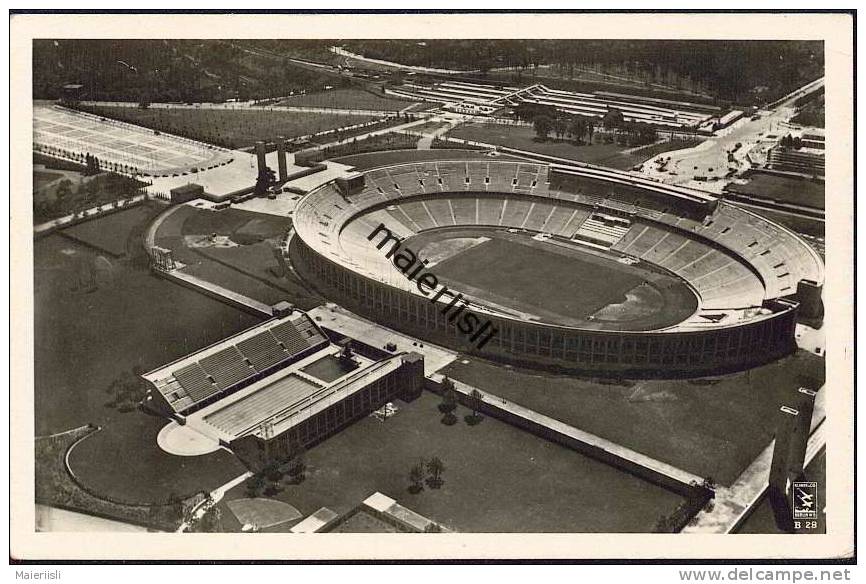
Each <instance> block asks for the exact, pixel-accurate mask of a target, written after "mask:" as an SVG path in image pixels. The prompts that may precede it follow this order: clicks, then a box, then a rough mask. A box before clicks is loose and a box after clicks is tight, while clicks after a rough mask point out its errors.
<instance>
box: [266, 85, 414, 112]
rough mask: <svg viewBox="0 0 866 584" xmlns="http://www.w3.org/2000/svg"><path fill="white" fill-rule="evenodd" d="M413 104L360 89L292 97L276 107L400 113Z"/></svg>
mask: <svg viewBox="0 0 866 584" xmlns="http://www.w3.org/2000/svg"><path fill="white" fill-rule="evenodd" d="M414 103H415V102H412V101H407V100H402V99H394V98H393V97H388V96H382V95H375V94H373V93H371V92H369V91H363V90H361V89H331V90H328V91H317V92H315V93H307V94H304V95H293V96H290V97H287V98H285V99H283V100H282V101H280V102H279V103H278V104H277V105H285V106H294V107H322V108H331V109H362V110H376V111H400V110H402V109H405V108H407V107H409V106H411V105H413V104H414Z"/></svg>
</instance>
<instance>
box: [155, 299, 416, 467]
mask: <svg viewBox="0 0 866 584" xmlns="http://www.w3.org/2000/svg"><path fill="white" fill-rule="evenodd" d="M143 377H144V378H145V379H146V380H147V381H149V382H150V383H151V384H152V385H153V387H152V389H151V391H150V392H149V395H148V397H147V398H146V404H147V405H148V406H149V407H150V408H151V409H153V410H155V411H157V412H159V413H161V414H163V415H166V416H167V417H171V418H172V419H174V420H175V421H177V422H178V423H179V424H183V425H185V426H187V428H189V429H190V430H193V431H196V432H198V433H200V434H202V435H204V436H206V437H208V438H210V439H212V440H214V441H217V442H219V443H220V444H221V445H222V446H223V447H226V448H229V449H230V450H232V451H233V452H234V453H235V454H236V455H237V456H238V457H239V458H240V459H241V460H242V461H243V462H244V464H246V465H247V466H248V467H249V468H250V469H253V470H255V471H259V470H261V469H263V468H266V467H268V466H270V465H271V464H274V463H277V462H281V461H285V460H287V459H289V458H291V457H292V456H293V455H294V453H295V452H296V451H297V450H298V449H301V448H306V447H309V446H311V445H313V444H315V443H317V442H319V441H321V440H323V439H324V438H326V437H327V436H329V435H331V434H333V433H335V432H336V431H338V430H340V429H341V428H344V427H345V426H347V425H349V424H350V423H352V422H353V421H355V420H357V419H359V418H362V417H364V416H366V415H368V414H370V413H371V412H373V411H374V410H376V409H379V408H381V407H382V406H384V405H385V404H387V403H388V402H389V401H392V400H393V399H395V398H398V397H399V398H400V399H403V400H404V401H411V400H413V399H415V398H416V397H418V396H419V395H420V393H421V391H422V388H423V381H424V359H423V357H422V356H421V355H419V354H417V353H400V354H397V355H389V356H387V357H385V358H384V359H381V360H374V359H370V358H368V357H365V356H362V355H360V354H355V353H354V352H352V351H351V343H349V345H348V347H347V346H338V345H335V344H333V343H331V342H330V341H329V340H328V338H327V337H326V335H325V333H324V332H323V331H322V330H321V329H320V328H319V327H318V326H317V325H316V323H315V322H314V321H313V320H312V319H311V318H310V317H309V316H308V315H307V314H306V313H303V312H301V311H297V310H295V311H291V312H288V314H286V315H285V316H282V317H277V318H273V319H271V320H268V321H267V322H264V323H262V324H259V325H256V326H255V327H252V328H250V329H247V330H245V331H243V332H241V333H238V334H236V335H233V336H231V337H229V338H227V339H224V340H222V341H220V342H219V343H216V344H214V345H211V346H209V347H206V348H204V349H202V350H200V351H197V352H196V353H193V354H191V355H187V356H186V357H183V358H182V359H178V360H177V361H174V362H172V363H170V364H168V365H165V366H163V367H160V368H159V369H156V370H154V371H151V372H149V373H146V374H145V375H144V376H143Z"/></svg>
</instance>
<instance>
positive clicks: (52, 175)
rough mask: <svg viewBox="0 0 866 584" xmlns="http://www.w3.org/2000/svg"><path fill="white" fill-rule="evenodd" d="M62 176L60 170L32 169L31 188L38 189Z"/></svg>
mask: <svg viewBox="0 0 866 584" xmlns="http://www.w3.org/2000/svg"><path fill="white" fill-rule="evenodd" d="M63 177H64V174H63V173H62V172H47V171H44V170H34V171H33V190H39V189H41V188H43V187H45V186H47V185H50V184H51V183H53V182H54V181H56V180H59V179H61V178H63Z"/></svg>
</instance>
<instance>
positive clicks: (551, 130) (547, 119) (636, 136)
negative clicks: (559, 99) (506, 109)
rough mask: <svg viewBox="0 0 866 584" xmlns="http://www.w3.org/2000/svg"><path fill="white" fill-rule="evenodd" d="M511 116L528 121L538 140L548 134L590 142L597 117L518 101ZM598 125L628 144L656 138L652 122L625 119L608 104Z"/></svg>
mask: <svg viewBox="0 0 866 584" xmlns="http://www.w3.org/2000/svg"><path fill="white" fill-rule="evenodd" d="M514 113H515V116H516V117H517V118H518V119H521V120H524V121H531V122H532V127H533V129H534V130H535V135H536V138H537V139H538V140H539V141H542V142H543V141H547V140H548V139H550V136H551V134H553V135H555V136H556V139H557V140H564V139H571V140H573V141H575V142H577V143H578V144H582V143H586V144H592V140H593V136H594V135H595V133H596V123H597V121H598V120H597V119H596V118H593V117H589V116H581V115H577V114H567V113H563V112H561V111H559V110H557V109H556V108H554V107H552V106H544V105H538V104H527V103H523V104H520V105H519V106H518V107H516V108H515V110H514ZM601 126H602V128H603V129H604V130H605V131H606V132H607V134H608V135H610V136H612V140H616V141H617V142H620V143H624V144H627V145H629V146H643V145H645V144H652V143H654V142H655V141H656V140H657V139H658V131H657V130H656V128H655V126H653V125H651V124H647V123H644V122H633V121H626V119H625V116H624V115H623V113H622V111H620V110H618V109H616V108H611V109H610V110H608V111H607V113H605V115H604V116H603V117H602V118H601Z"/></svg>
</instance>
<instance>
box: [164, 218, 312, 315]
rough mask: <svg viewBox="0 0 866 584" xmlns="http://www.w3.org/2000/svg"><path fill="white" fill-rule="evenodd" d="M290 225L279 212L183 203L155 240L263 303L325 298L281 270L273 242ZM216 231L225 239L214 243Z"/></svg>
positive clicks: (192, 269)
mask: <svg viewBox="0 0 866 584" xmlns="http://www.w3.org/2000/svg"><path fill="white" fill-rule="evenodd" d="M290 226H291V220H290V219H288V218H286V217H278V216H276V215H265V214H261V213H252V212H250V211H243V210H240V209H226V210H223V211H218V212H214V211H209V210H206V209H197V208H194V207H190V206H182V207H180V208H179V209H178V210H177V211H175V212H174V213H173V214H172V215H171V216H169V217H168V219H167V220H166V221H165V222H163V224H162V225H161V226H160V229H159V231H158V232H157V234H156V244H157V245H159V246H162V247H166V248H168V249H171V250H172V252H173V253H174V257H175V259H177V260H179V261H180V262H182V263H184V264H186V266H187V267H186V268H184V271H186V272H187V273H189V274H192V275H194V276H197V277H199V278H202V279H203V280H207V281H209V282H213V283H214V284H218V285H220V286H222V287H224V288H228V289H229V290H233V291H235V292H238V293H239V294H243V295H244V296H248V297H250V298H253V299H255V300H258V301H260V302H264V303H265V304H274V303H276V302H279V301H281V300H288V301H289V302H292V303H294V304H295V305H296V306H298V307H299V308H301V309H305V310H306V309H310V308H313V307H314V306H318V305H319V304H321V303H322V299H321V297H319V296H318V294H316V293H315V292H313V291H312V290H310V289H309V288H308V287H307V286H306V285H305V284H304V283H303V282H302V281H300V280H299V279H298V278H297V277H296V276H295V275H294V274H293V273H289V274H285V275H282V276H280V275H278V274H277V272H275V270H277V268H278V267H279V265H278V263H277V260H276V259H275V258H274V253H273V247H274V245H275V244H276V243H277V242H279V240H280V239H281V237H282V236H283V235H284V234H285V233H286V231H287V230H288V229H289V227H290ZM214 234H216V235H217V237H218V238H220V241H222V242H224V245H220V246H218V245H210V244H209V238H210V236H211V235H214Z"/></svg>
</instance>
